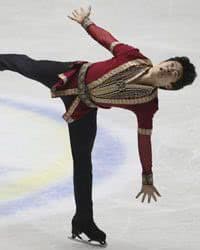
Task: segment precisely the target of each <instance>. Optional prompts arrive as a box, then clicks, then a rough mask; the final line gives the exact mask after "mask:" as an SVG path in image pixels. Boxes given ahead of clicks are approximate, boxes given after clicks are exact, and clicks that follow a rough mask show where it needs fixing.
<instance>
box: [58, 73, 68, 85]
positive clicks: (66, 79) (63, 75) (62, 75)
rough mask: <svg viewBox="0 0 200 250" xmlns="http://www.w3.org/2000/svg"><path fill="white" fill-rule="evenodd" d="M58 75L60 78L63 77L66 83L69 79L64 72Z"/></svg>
mask: <svg viewBox="0 0 200 250" xmlns="http://www.w3.org/2000/svg"><path fill="white" fill-rule="evenodd" d="M58 77H59V78H60V79H62V80H63V82H64V83H66V82H67V81H68V78H67V76H65V74H63V73H61V74H59V75H58Z"/></svg>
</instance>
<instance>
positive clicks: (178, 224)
mask: <svg viewBox="0 0 200 250" xmlns="http://www.w3.org/2000/svg"><path fill="white" fill-rule="evenodd" d="M0 4H1V8H0V32H1V39H0V53H21V54H27V55H29V56H31V57H33V58H36V59H49V60H57V61H59V60H60V61H72V60H88V61H91V62H95V61H99V60H105V59H107V58H109V57H111V56H112V55H111V54H110V52H109V51H107V50H105V49H104V48H103V47H101V46H100V45H99V44H97V43H96V41H94V40H92V38H91V37H89V36H88V34H87V33H86V32H85V31H84V29H83V28H82V27H80V26H79V25H78V24H77V23H75V22H73V21H72V20H70V19H69V18H67V15H69V14H71V12H72V10H73V9H76V8H79V7H80V6H82V7H88V6H89V5H91V6H92V13H91V18H92V20H93V21H94V22H96V24H98V25H99V26H101V27H103V28H105V29H107V30H108V31H110V32H111V33H112V34H113V35H114V36H115V37H117V38H118V39H119V40H120V41H123V42H125V43H128V44H132V45H134V46H136V47H138V48H139V49H140V50H141V52H143V54H145V55H146V56H148V57H149V58H151V60H152V61H153V62H154V63H158V62H160V61H162V60H165V59H167V58H169V57H172V56H176V55H177V56H182V55H184V56H188V57H189V58H190V59H191V61H192V62H193V63H194V64H195V65H196V69H197V73H198V71H199V66H200V64H199V52H200V49H199V44H200V35H199V27H200V15H199V8H200V4H199V1H198V0H190V1H184V0H173V1H172V0H169V1H163V0H154V1H153V0H148V1H147V0H135V1H131V0H124V1H117V0H116V1H114V0H109V1H103V0H101V1H100V0H95V1H94V0H91V1H84V0H83V1H80V0H78V1H69V0H68V1H64V0H59V1H58V0H57V1H56V0H40V1H32V0H20V1H13V0H6V1H2V0H1V1H0ZM0 87H1V90H0V115H1V119H0V120H1V122H0V138H1V139H0V140H1V141H0V154H1V159H0V190H1V191H0V249H2V250H10V249H12V250H38V249H48V250H53V249H56V250H58V249H62V250H64V249H65V250H66V249H88V248H89V247H88V246H86V245H83V244H81V243H76V242H73V241H70V240H69V239H68V238H67V236H69V235H70V232H71V218H72V216H73V213H74V200H73V196H72V194H73V192H72V158H71V151H70V144H69V136H68V129H67V124H66V122H65V121H64V120H63V119H62V114H63V113H64V111H65V110H64V105H63V103H62V102H61V100H60V99H56V98H55V99H52V98H51V97H50V91H49V89H48V88H46V87H45V86H42V85H41V84H39V83H38V82H36V81H33V80H30V79H27V78H25V77H23V76H21V75H19V74H16V73H14V72H10V71H5V72H1V74H0ZM199 91H200V87H199V82H198V78H197V79H196V80H195V82H194V84H193V85H192V86H188V87H186V88H184V89H182V90H180V91H176V92H171V91H169V92H167V91H164V90H159V111H158V112H157V113H156V115H155V119H154V124H153V126H154V129H153V135H152V150H153V172H154V183H155V186H156V188H157V189H158V190H159V192H160V193H161V195H162V197H160V198H158V201H157V202H155V201H154V200H152V201H151V203H150V204H148V203H147V201H145V202H144V203H142V202H141V196H140V198H139V199H135V196H136V194H137V193H138V192H139V191H140V188H141V164H140V160H139V156H138V149H137V123H136V117H135V116H134V115H133V114H132V113H130V111H125V110H122V109H114V108H113V109H111V110H103V109H99V111H98V131H97V139H96V144H95V147H94V151H93V161H94V166H93V168H94V188H93V201H94V217H95V221H96V223H97V224H98V226H99V227H101V228H102V229H103V230H104V231H105V232H106V233H107V242H108V246H107V249H115V250H116V249H126V250H129V249H137V250H153V249H156V250H161V249H162V250H163V249H164V250H171V249H173V250H179V249H181V250H188V249H190V250H198V249H199V247H200V237H199V236H200V153H199V147H200V135H199V134H200V133H199V125H200V123H199V122H200V103H199V97H200V93H199ZM110 145H111V146H112V147H111V146H110ZM65 184H66V186H65Z"/></svg>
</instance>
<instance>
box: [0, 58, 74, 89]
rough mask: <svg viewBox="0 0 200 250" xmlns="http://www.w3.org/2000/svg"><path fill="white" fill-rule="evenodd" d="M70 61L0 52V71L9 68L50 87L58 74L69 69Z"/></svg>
mask: <svg viewBox="0 0 200 250" xmlns="http://www.w3.org/2000/svg"><path fill="white" fill-rule="evenodd" d="M71 66H72V62H71V61H70V62H58V61H50V60H36V59H33V58H31V57H29V56H27V55H24V54H0V71H3V70H11V71H14V72H17V73H19V74H21V75H23V76H25V77H27V78H30V79H32V80H35V81H38V82H40V83H42V84H44V85H45V86H47V87H48V88H51V87H52V86H53V84H54V83H55V82H56V81H57V79H58V76H57V75H58V74H59V73H63V72H65V71H67V70H69V69H70V68H71Z"/></svg>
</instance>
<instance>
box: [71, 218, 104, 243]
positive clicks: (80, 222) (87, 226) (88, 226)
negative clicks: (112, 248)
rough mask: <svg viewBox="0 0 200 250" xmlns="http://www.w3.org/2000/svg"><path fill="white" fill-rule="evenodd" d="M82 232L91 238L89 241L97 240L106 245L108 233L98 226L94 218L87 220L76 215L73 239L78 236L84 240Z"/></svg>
mask: <svg viewBox="0 0 200 250" xmlns="http://www.w3.org/2000/svg"><path fill="white" fill-rule="evenodd" d="M81 233H84V234H85V235H86V236H87V237H88V238H89V240H88V242H91V241H97V242H99V243H100V244H101V245H102V246H105V245H106V234H105V233H104V232H103V231H101V230H100V229H99V228H98V227H97V225H96V224H95V222H94V220H93V219H87V220H86V219H80V218H78V217H76V216H74V217H73V219H72V239H75V238H76V237H78V238H79V239H81V240H83V239H82V238H81V236H80V234H81ZM83 241H84V240H83Z"/></svg>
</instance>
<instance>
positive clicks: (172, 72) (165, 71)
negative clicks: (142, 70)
mask: <svg viewBox="0 0 200 250" xmlns="http://www.w3.org/2000/svg"><path fill="white" fill-rule="evenodd" d="M152 70H153V71H152V73H153V75H154V78H155V82H156V85H157V86H158V87H164V88H166V89H171V88H172V86H173V83H175V82H176V81H177V80H179V79H180V78H181V76H182V73H183V67H182V65H181V64H180V63H179V62H177V61H167V62H161V63H159V64H157V65H154V66H153V68H152Z"/></svg>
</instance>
